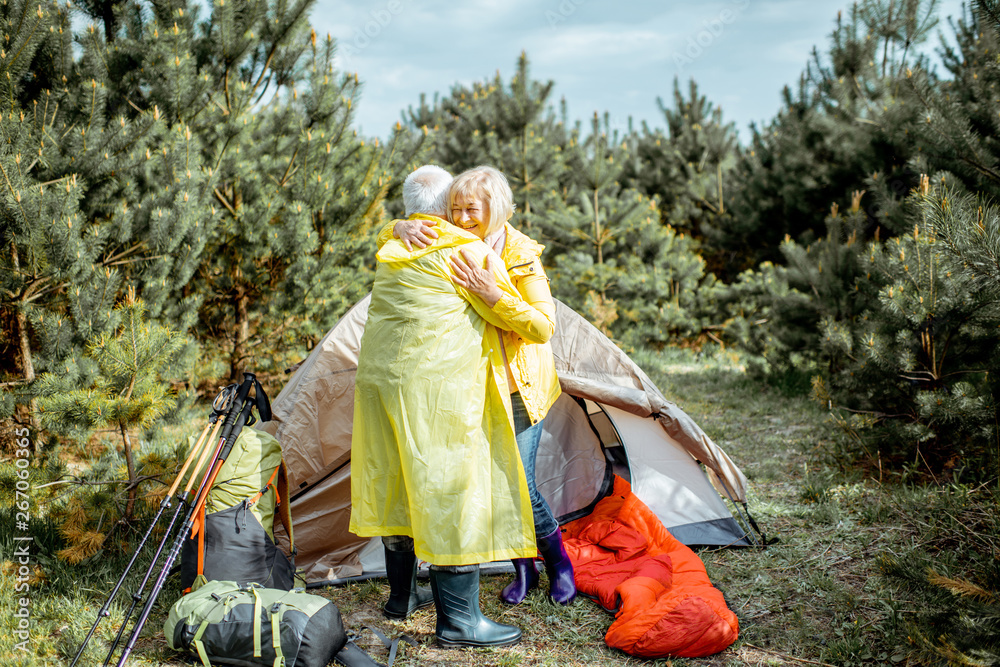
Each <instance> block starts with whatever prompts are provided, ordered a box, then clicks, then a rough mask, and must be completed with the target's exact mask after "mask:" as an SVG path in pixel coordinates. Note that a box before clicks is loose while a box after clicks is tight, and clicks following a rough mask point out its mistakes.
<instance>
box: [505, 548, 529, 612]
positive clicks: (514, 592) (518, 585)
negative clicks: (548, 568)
mask: <svg viewBox="0 0 1000 667" xmlns="http://www.w3.org/2000/svg"><path fill="white" fill-rule="evenodd" d="M510 562H511V563H513V564H514V581H512V582H510V583H509V584H507V586H506V587H505V588H504V589H503V592H501V593H500V599H501V600H503V601H504V602H506V603H507V604H521V603H522V602H524V598H526V597H528V591H530V590H531V589H532V588H534V587H535V586H537V585H538V570H536V569H535V559H534V558H514V559H512V560H511V561H510Z"/></svg>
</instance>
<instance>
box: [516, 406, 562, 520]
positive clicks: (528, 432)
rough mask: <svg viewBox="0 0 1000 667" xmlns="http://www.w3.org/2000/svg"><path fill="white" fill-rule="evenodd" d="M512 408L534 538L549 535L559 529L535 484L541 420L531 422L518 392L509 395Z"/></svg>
mask: <svg viewBox="0 0 1000 667" xmlns="http://www.w3.org/2000/svg"><path fill="white" fill-rule="evenodd" d="M510 402H511V404H512V406H513V408H514V433H515V434H516V436H517V449H518V451H519V452H520V453H521V464H522V465H523V466H524V476H525V477H527V478H528V497H529V498H530V499H531V513H532V514H533V515H534V519H535V538H536V539H537V538H542V537H545V536H546V535H551V534H552V533H554V532H555V531H556V530H558V529H559V523H558V522H557V521H556V518H555V516H553V514H552V510H551V509H550V508H549V504H548V503H547V502H545V498H543V497H542V494H540V493H539V492H538V487H536V486H535V455H537V454H538V443H539V441H540V440H541V438H542V422H541V421H539V422H538V423H537V424H532V423H531V417H529V416H528V409H527V408H526V407H525V406H524V400H522V399H521V394H520V393H513V394H511V395H510Z"/></svg>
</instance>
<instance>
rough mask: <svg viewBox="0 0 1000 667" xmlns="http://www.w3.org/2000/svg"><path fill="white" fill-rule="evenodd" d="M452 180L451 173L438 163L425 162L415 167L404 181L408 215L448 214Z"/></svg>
mask: <svg viewBox="0 0 1000 667" xmlns="http://www.w3.org/2000/svg"><path fill="white" fill-rule="evenodd" d="M451 181H452V177H451V174H449V173H448V172H447V171H445V170H444V169H442V168H441V167H438V166H437V165H433V164H425V165H424V166H422V167H418V168H416V169H414V170H413V173H412V174H410V175H409V176H407V177H406V180H405V181H403V206H405V207H406V215H407V216H411V215H413V214H414V213H424V214H427V215H437V216H441V217H445V216H447V213H448V188H449V187H451Z"/></svg>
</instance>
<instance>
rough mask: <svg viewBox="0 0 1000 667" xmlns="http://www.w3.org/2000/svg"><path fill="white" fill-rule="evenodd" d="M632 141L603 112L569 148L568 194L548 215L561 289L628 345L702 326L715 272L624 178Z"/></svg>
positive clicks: (556, 283) (658, 341)
mask: <svg viewBox="0 0 1000 667" xmlns="http://www.w3.org/2000/svg"><path fill="white" fill-rule="evenodd" d="M627 150H628V149H627V146H626V145H625V144H624V142H621V143H619V140H618V137H617V135H616V134H615V133H613V132H611V130H610V128H609V123H608V119H607V117H606V116H605V118H604V120H603V122H602V120H601V119H600V118H599V117H598V116H597V115H595V116H594V118H593V119H592V122H591V131H590V134H589V135H588V136H587V137H586V138H585V139H582V140H580V138H579V135H578V134H576V133H574V138H573V139H572V140H571V142H570V145H569V147H568V149H567V151H566V153H567V155H566V161H567V167H568V174H567V178H570V179H571V180H570V181H569V183H568V184H567V186H566V193H567V195H566V199H565V200H564V201H559V202H558V204H557V208H556V209H555V210H554V211H553V212H552V213H551V215H550V216H549V217H548V222H547V225H546V230H547V231H548V237H549V238H552V239H554V242H553V244H552V245H553V247H554V248H555V250H556V252H554V253H553V254H552V259H551V260H550V261H551V262H552V264H553V269H552V289H553V294H554V295H555V296H556V297H557V298H559V299H562V300H564V301H566V302H567V303H568V304H569V305H570V306H572V307H574V308H575V309H577V310H579V311H580V312H582V313H584V314H585V315H586V316H587V317H589V318H590V319H591V321H592V322H594V323H595V324H596V325H598V326H599V327H600V328H602V329H603V330H604V331H605V332H606V333H608V334H610V335H612V336H614V337H615V338H617V339H618V340H620V341H621V342H623V343H625V344H628V345H650V344H652V345H656V346H661V345H663V344H665V343H666V342H667V341H669V340H671V339H673V338H674V337H676V336H678V335H692V334H700V333H701V332H702V329H703V327H704V325H705V322H704V321H703V319H702V313H703V311H704V309H705V308H706V304H707V303H709V302H710V301H711V298H712V293H713V291H712V279H711V278H710V277H709V278H706V276H705V271H704V269H705V263H704V261H703V260H702V259H701V258H700V257H698V256H697V255H696V254H695V252H694V245H693V242H692V240H691V238H690V236H685V235H684V234H682V233H679V232H676V231H675V230H674V229H673V228H671V227H670V226H664V225H663V224H662V223H661V222H660V215H659V211H658V210H657V207H656V204H655V202H654V201H653V200H650V199H649V198H647V197H645V196H643V195H641V194H640V193H638V192H636V191H634V190H630V189H627V188H625V187H623V186H622V184H621V183H620V182H619V179H620V177H621V175H622V172H623V169H624V166H625V156H626V153H627Z"/></svg>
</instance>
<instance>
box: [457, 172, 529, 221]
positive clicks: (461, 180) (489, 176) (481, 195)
mask: <svg viewBox="0 0 1000 667" xmlns="http://www.w3.org/2000/svg"><path fill="white" fill-rule="evenodd" d="M458 196H464V197H474V198H476V199H480V200H482V201H485V202H487V203H488V204H489V206H490V219H489V221H488V222H487V224H486V234H492V233H493V232H495V231H497V230H499V229H500V228H501V227H503V226H504V223H506V222H507V221H508V220H510V216H512V215H514V193H513V192H511V189H510V185H508V184H507V177H506V176H504V175H503V174H502V173H501V172H500V171H499V170H498V169H495V168H493V167H489V166H486V165H480V166H478V167H473V168H472V169H467V170H465V171H463V172H462V173H461V174H459V175H458V176H456V177H455V180H454V181H452V183H451V189H450V190H449V191H448V220H451V221H452V222H454V220H452V217H451V211H452V207H453V206H454V205H455V198H456V197H458Z"/></svg>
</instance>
